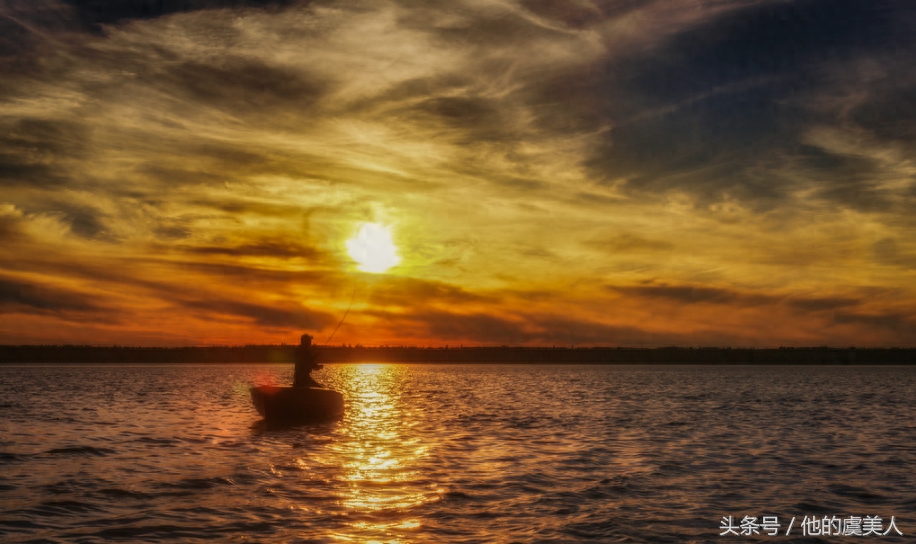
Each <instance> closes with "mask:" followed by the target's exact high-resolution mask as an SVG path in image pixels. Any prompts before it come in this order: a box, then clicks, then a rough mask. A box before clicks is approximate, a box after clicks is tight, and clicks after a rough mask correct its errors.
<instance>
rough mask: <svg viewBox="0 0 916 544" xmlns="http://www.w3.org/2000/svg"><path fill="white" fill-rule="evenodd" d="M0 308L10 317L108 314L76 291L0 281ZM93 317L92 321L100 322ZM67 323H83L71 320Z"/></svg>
mask: <svg viewBox="0 0 916 544" xmlns="http://www.w3.org/2000/svg"><path fill="white" fill-rule="evenodd" d="M0 308H2V309H3V312H4V313H6V312H10V313H37V314H57V315H64V314H72V313H74V312H75V313H77V314H86V313H91V314H103V313H106V312H108V311H110V308H106V307H105V306H103V305H100V304H98V302H97V301H96V300H95V297H93V296H91V295H88V294H86V293H82V292H79V291H74V290H68V289H61V288H58V287H53V286H49V285H45V284H42V283H36V282H29V281H21V280H15V279H7V278H0ZM101 317H103V316H101V315H95V316H94V317H93V318H94V319H96V318H101ZM69 319H70V320H77V319H84V317H79V316H71V317H70V318H69Z"/></svg>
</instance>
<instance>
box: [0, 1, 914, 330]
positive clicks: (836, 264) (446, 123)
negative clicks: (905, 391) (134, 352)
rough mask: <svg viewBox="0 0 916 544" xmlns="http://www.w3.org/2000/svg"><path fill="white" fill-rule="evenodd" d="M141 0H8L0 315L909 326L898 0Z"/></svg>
mask: <svg viewBox="0 0 916 544" xmlns="http://www.w3.org/2000/svg"><path fill="white" fill-rule="evenodd" d="M140 4H141V3H136V5H135V3H132V2H114V1H113V0H112V1H107V0H100V1H97V2H82V3H78V2H64V1H56V0H39V1H26V0H10V1H7V2H4V3H3V4H0V343H13V344H18V343H77V344H82V343H90V344H112V343H117V344H121V345H195V344H246V343H273V342H291V341H294V340H295V339H296V338H298V335H299V334H300V333H301V332H302V331H306V330H307V331H311V332H312V333H313V334H315V335H316V336H318V337H321V336H323V335H327V334H330V331H331V330H333V328H334V326H335V325H336V323H337V321H338V319H339V317H338V316H340V315H341V314H342V313H343V311H344V310H345V309H346V307H347V304H348V302H349V300H350V296H349V294H350V293H352V292H354V289H363V288H365V289H364V290H363V291H362V292H363V293H366V294H365V295H364V296H363V297H362V298H361V299H359V300H358V301H357V303H356V304H355V305H354V306H353V310H352V312H351V314H350V315H349V316H348V318H347V322H346V323H345V324H344V326H343V327H341V329H340V330H339V331H338V332H337V334H336V336H335V342H342V343H354V344H355V343H361V344H364V345H376V344H420V345H445V344H450V345H456V344H464V345H501V344H513V345H515V344H519V345H611V346H614V345H621V346H664V345H683V346H707V345H723V346H724V345H729V346H780V345H796V346H809V345H815V346H816V345H833V346H849V345H857V346H916V237H914V236H913V233H914V232H916V160H914V158H913V157H916V133H914V131H913V127H914V126H916V99H914V97H916V66H914V63H916V61H914V60H913V59H916V38H914V36H916V32H914V31H916V8H914V7H913V6H912V3H908V2H893V1H892V2H874V3H873V2H854V1H847V0H822V1H813V0H811V1H789V2H786V1H783V0H778V1H777V0H772V1H769V0H767V1H762V2H744V1H738V0H735V1H721V0H715V1H713V0H708V1H706V0H670V1H665V2H652V1H635V2H612V3H591V2H566V3H562V5H563V7H562V8H559V7H557V4H555V3H551V2H540V1H537V0H523V1H518V2H504V1H488V2H461V1H456V2H445V3H433V4H429V5H425V4H424V5H414V4H411V3H407V2H382V3H378V2H368V3H364V2H359V1H349V0H346V1H342V2H295V1H282V2H271V1H250V2H247V3H246V4H245V6H241V7H240V6H239V3H238V2H229V1H226V2H222V1H220V0H193V1H190V2H183V3H179V2H160V3H158V4H159V7H158V8H149V7H148V6H147V8H144V9H141V8H140V7H138V6H140ZM143 4H144V5H146V4H149V3H143ZM179 4H180V5H179ZM179 8H180V9H179ZM367 223H379V224H385V225H397V230H396V233H395V234H396V243H397V253H396V255H395V253H393V251H392V250H391V249H385V250H384V251H381V252H380V253H379V255H380V256H382V257H384V259H382V260H381V261H376V259H375V258H373V261H374V262H377V265H368V264H367V263H365V262H364V263H362V265H361V267H362V270H357V269H355V266H354V264H353V260H352V259H351V256H352V255H353V253H352V250H351V247H352V245H353V243H354V242H352V241H351V242H350V243H349V244H348V240H351V238H352V237H353V235H354V232H357V229H358V228H359V225H361V224H367ZM356 243H358V239H357V242H356ZM383 245H384V244H383ZM379 247H381V246H379ZM363 249H364V250H365V251H364V253H365V254H366V255H369V254H370V253H371V246H366V247H364V248H363ZM395 258H399V259H400V262H399V263H394V259H395ZM382 261H384V263H383V262H382ZM389 263H390V264H392V265H393V264H397V266H393V267H391V268H389V269H386V270H387V271H386V272H385V273H384V274H371V273H366V271H367V270H371V269H373V268H378V269H381V267H382V266H383V264H389Z"/></svg>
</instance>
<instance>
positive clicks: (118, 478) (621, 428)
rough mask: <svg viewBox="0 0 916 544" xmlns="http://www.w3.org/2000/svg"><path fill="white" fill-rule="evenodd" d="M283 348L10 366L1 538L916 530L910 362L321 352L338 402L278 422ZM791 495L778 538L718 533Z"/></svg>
mask: <svg viewBox="0 0 916 544" xmlns="http://www.w3.org/2000/svg"><path fill="white" fill-rule="evenodd" d="M291 371H292V369H291V367H289V366H286V367H284V366H272V365H251V366H241V365H233V366H225V367H217V366H177V365H176V366H143V367H141V366H0V541H2V542H7V543H14V542H29V541H36V542H107V541H113V540H114V541H119V542H122V541H136V542H159V541H162V540H173V541H176V540H177V541H184V542H194V541H211V542H212V541H216V542H223V541H225V542H371V541H376V542H537V541H544V542H546V541H551V542H554V541H566V542H583V541H596V542H687V541H696V542H726V541H731V542H754V541H757V542H760V541H780V542H790V541H797V542H828V541H829V542H837V541H841V542H847V541H858V540H859V539H860V538H865V539H866V540H870V539H879V538H878V537H874V536H870V537H831V538H829V539H828V538H823V539H818V538H813V539H811V538H809V539H807V540H806V539H803V538H802V536H801V530H800V527H799V524H800V523H801V521H802V519H803V517H804V516H818V517H819V519H820V518H822V517H823V516H834V515H835V516H837V517H838V518H848V517H849V516H861V517H863V518H864V517H865V516H881V517H882V523H883V526H884V529H885V530H886V528H887V523H888V522H889V521H890V518H891V516H894V519H895V523H896V526H897V528H898V529H899V530H900V531H901V532H903V533H904V535H905V536H904V537H896V538H893V537H894V536H896V533H894V532H892V533H891V534H890V535H888V536H884V537H880V539H879V540H881V541H886V542H895V541H900V542H902V541H905V540H906V541H908V540H909V539H911V538H912V535H914V534H916V475H914V470H913V467H914V466H916V422H914V419H916V418H914V415H916V409H914V408H916V400H914V399H916V395H914V394H913V393H914V391H916V387H914V385H916V368H906V367H696V366H684V367H678V366H671V367H641V366H533V365H532V366H521V365H520V366H513V365H494V366H474V365H328V366H327V367H326V368H325V369H324V370H322V371H321V372H318V373H316V377H318V378H319V380H321V381H323V382H324V383H326V384H328V385H329V386H331V387H333V388H335V389H338V390H340V391H342V392H343V393H344V394H345V397H346V401H347V414H346V416H345V418H344V419H343V420H342V421H340V422H337V423H332V424H325V425H318V426H306V427H296V428H286V429H267V428H265V427H264V426H263V425H261V424H259V423H257V419H258V417H257V415H256V413H255V412H254V410H253V408H252V407H251V404H250V401H249V398H248V391H247V388H248V387H249V384H251V383H264V382H267V381H274V382H278V383H283V382H288V381H289V380H290V379H291V373H292V372H291ZM729 515H731V516H733V517H734V518H735V520H736V522H737V521H739V520H740V519H741V518H743V517H744V516H745V515H749V516H756V517H758V518H762V516H764V515H774V516H778V522H779V523H780V525H781V531H780V534H783V533H784V532H785V531H786V529H787V527H788V525H789V522H790V520H791V518H792V517H796V518H797V520H796V521H795V523H794V529H793V530H792V532H791V533H790V536H789V537H788V538H787V537H785V536H780V537H771V536H767V535H765V534H762V535H760V536H737V537H736V536H729V537H720V536H719V533H720V532H722V531H723V529H722V517H723V516H729Z"/></svg>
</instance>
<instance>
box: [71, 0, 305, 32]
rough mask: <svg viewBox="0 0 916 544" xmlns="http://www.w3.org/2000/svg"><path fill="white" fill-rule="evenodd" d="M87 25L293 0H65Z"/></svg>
mask: <svg viewBox="0 0 916 544" xmlns="http://www.w3.org/2000/svg"><path fill="white" fill-rule="evenodd" d="M64 1H65V3H66V4H68V5H69V6H72V7H73V9H74V10H75V12H76V14H77V16H78V17H79V20H80V21H81V22H82V23H83V25H84V27H85V28H87V29H91V30H95V31H98V30H100V27H99V25H101V24H111V23H116V22H120V21H125V20H129V19H151V18H153V17H160V16H162V15H168V14H170V13H176V12H186V11H196V10H203V9H221V8H261V7H267V6H286V5H289V4H291V3H292V0H64Z"/></svg>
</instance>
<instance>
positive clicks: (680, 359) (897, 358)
mask: <svg viewBox="0 0 916 544" xmlns="http://www.w3.org/2000/svg"><path fill="white" fill-rule="evenodd" d="M295 349H296V346H294V345H279V346H277V345H267V346H212V347H180V348H143V347H120V346H112V347H99V346H47V345H45V346H0V363H112V364H155V363H198V364H200V363H210V364H227V363H277V364H292V363H293V360H294V358H293V356H294V352H295ZM315 349H316V351H317V355H318V358H319V360H320V361H322V362H325V363H362V362H392V363H395V362H397V363H523V364H524V363H564V364H576V363H578V364H809V365H850V364H855V365H909V364H916V349H914V348H865V349H857V348H830V347H810V348H773V349H752V348H734V349H732V348H715V347H703V348H680V347H664V348H609V347H592V348H562V347H544V348H538V347H511V346H498V347H458V348H424V347H411V346H397V347H388V346H384V347H364V346H346V347H344V346H322V347H316V348H315Z"/></svg>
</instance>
